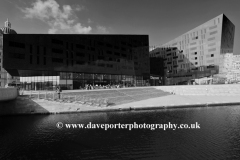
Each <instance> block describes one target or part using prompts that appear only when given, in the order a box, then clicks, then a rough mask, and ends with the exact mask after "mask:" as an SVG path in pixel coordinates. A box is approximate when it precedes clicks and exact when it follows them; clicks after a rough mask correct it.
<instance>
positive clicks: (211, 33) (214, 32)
mask: <svg viewBox="0 0 240 160" xmlns="http://www.w3.org/2000/svg"><path fill="white" fill-rule="evenodd" d="M216 33H217V31H213V32H210V33H209V34H210V35H213V34H216Z"/></svg>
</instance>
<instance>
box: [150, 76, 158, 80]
mask: <svg viewBox="0 0 240 160" xmlns="http://www.w3.org/2000/svg"><path fill="white" fill-rule="evenodd" d="M150 79H158V80H159V77H153V76H150Z"/></svg>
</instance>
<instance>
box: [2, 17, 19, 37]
mask: <svg viewBox="0 0 240 160" xmlns="http://www.w3.org/2000/svg"><path fill="white" fill-rule="evenodd" d="M0 33H2V34H17V32H16V31H15V30H13V29H11V23H10V22H9V21H8V19H7V21H6V22H5V26H4V27H2V28H0Z"/></svg>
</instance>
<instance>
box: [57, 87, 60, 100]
mask: <svg viewBox="0 0 240 160" xmlns="http://www.w3.org/2000/svg"><path fill="white" fill-rule="evenodd" d="M56 92H57V94H58V99H60V96H61V95H60V94H61V87H60V86H57V88H56Z"/></svg>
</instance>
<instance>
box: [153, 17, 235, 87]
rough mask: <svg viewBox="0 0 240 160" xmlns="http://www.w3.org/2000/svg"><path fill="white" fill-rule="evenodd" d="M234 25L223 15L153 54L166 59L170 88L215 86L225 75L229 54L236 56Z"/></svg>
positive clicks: (167, 78) (166, 44)
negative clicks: (215, 78)
mask: <svg viewBox="0 0 240 160" xmlns="http://www.w3.org/2000/svg"><path fill="white" fill-rule="evenodd" d="M234 32H235V26H234V24H233V23H232V22H231V21H230V20H229V19H228V18H227V17H226V16H225V15H224V14H221V15H219V16H217V17H215V18H213V19H211V20H210V21H207V22H206V23H204V24H202V25H200V26H198V27H196V28H194V29H192V30H190V31H188V32H187V33H185V34H183V35H181V36H179V37H177V38H175V39H174V40H171V41H170V42H168V43H165V44H163V45H162V46H160V47H158V48H156V49H154V50H153V51H151V52H150V57H162V58H163V59H164V77H165V78H164V79H165V80H164V81H165V84H166V85H174V84H192V83H199V81H198V80H199V79H202V78H203V80H205V82H203V83H209V82H210V83H211V79H212V77H213V75H217V74H221V73H222V72H223V63H222V61H223V59H224V55H225V54H226V53H233V45H234Z"/></svg>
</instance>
